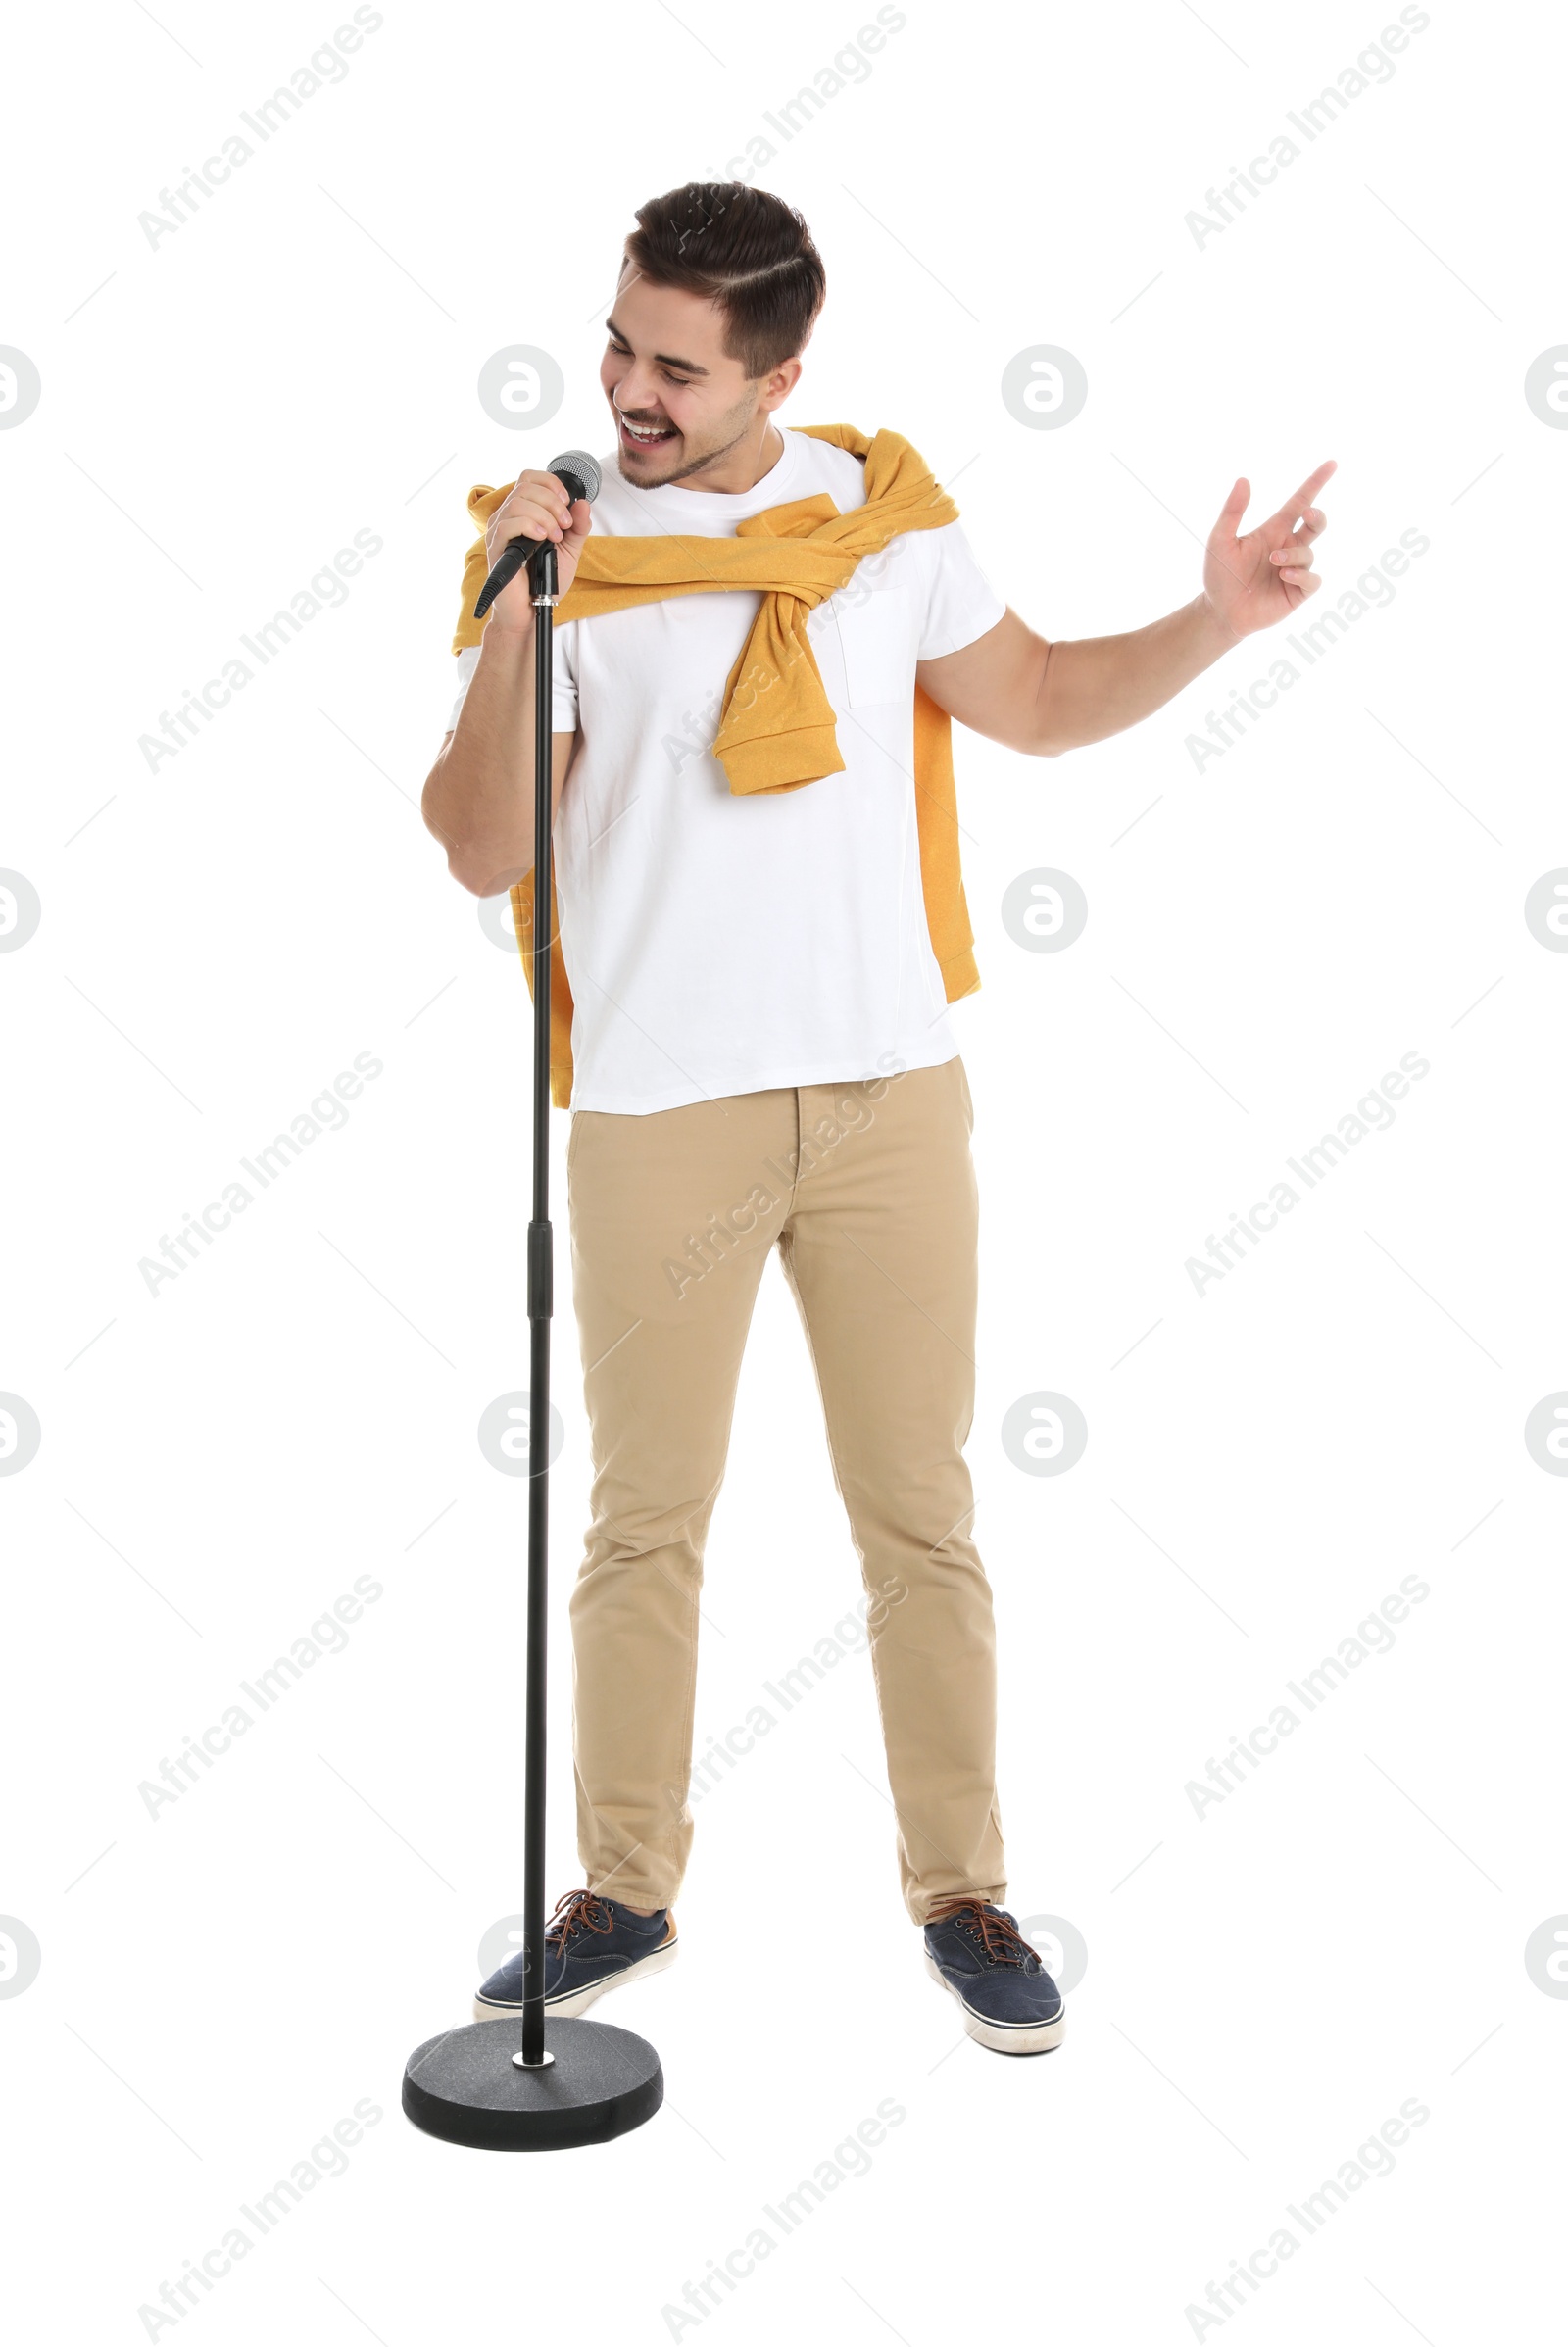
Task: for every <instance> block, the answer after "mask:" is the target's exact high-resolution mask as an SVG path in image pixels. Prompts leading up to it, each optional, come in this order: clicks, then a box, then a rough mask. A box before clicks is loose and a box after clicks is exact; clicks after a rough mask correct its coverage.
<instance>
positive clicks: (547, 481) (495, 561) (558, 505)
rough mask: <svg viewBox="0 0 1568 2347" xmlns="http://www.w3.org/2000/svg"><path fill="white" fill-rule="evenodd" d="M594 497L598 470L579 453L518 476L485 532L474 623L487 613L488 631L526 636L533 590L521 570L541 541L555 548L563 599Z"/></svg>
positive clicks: (573, 450)
mask: <svg viewBox="0 0 1568 2347" xmlns="http://www.w3.org/2000/svg"><path fill="white" fill-rule="evenodd" d="M598 494H599V466H598V465H597V464H596V463H595V462H594V459H593V458H592V457H590V456H587V455H585V454H584V452H583V451H582V450H581V449H579V448H570V449H567V450H566V452H565V454H564V456H560V457H556V458H554V459H553V460H552V462H551V464H550V465H549V466H548V467H547V469H546V470H545V471H543V472H524V473H519V474H518V476H517V480H516V484H515V487H514V489H513V492H512V494H511V496H510V497H509V498H508V499H507V502H506V504H505V505H504V506H502V507H500V508H499V509H498V511H497V513H495V515H494V517H493V519H492V521H491V523H490V527H489V529H488V530H487V531H486V533H485V558H486V560H487V562H489V565H490V575H489V577H488V578H487V579H486V580H485V583H484V588H483V591H482V593H481V594H480V597H479V600H478V602H477V603H476V604H475V605H474V607H473V609H474V617H475V618H476V619H478V618H482V617H483V616H484V614H485V612H486V611H489V612H490V624H491V626H492V627H499V628H500V629H501V630H502V632H503V633H504V634H507V635H525V634H526V633H527V632H528V629H529V628H530V627H531V626H532V624H533V611H532V605H531V602H530V598H531V596H532V594H533V587H532V583H531V580H530V576H529V572H528V570H527V568H526V567H525V565H526V564H527V562H528V560H529V557H530V556H531V555H532V554H533V553H534V552H535V550H536V548H537V547H538V546H540V545H541V544H542V543H543V542H544V541H546V540H550V541H553V542H554V545H555V548H556V573H557V593H558V594H560V595H564V594H565V592H566V589H567V588H568V587H569V586H570V585H571V582H572V580H573V578H575V576H576V574H577V559H578V557H579V555H580V554H581V553H582V549H583V544H584V541H585V540H586V538H587V536H588V532H589V530H590V529H591V528H592V526H593V519H592V515H591V513H590V512H589V507H590V504H591V501H592V500H593V499H594V498H596V497H597V496H598ZM492 606H494V609H493V610H492V609H491V607H492Z"/></svg>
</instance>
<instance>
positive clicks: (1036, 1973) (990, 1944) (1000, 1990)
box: [925, 1893, 1067, 2054]
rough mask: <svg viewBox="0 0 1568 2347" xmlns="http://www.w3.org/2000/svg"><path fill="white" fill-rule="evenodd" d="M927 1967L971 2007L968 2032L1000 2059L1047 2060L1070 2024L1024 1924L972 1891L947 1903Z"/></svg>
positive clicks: (928, 1934)
mask: <svg viewBox="0 0 1568 2347" xmlns="http://www.w3.org/2000/svg"><path fill="white" fill-rule="evenodd" d="M925 1968H926V1971H927V1972H928V1973H929V1974H930V1975H931V1978H932V1980H940V1981H941V1983H942V1985H943V1987H944V1988H947V1989H950V1990H951V1991H952V1993H953V1994H954V1995H955V1996H956V1998H957V2000H958V2002H959V2004H960V2005H961V2006H962V2007H963V2026H964V2028H965V2029H967V2030H968V2032H969V2035H970V2036H971V2037H973V2038H974V2039H975V2041H976V2042H977V2043H978V2044H980V2045H989V2046H990V2047H991V2048H992V2050H993V2051H994V2052H995V2053H999V2054H1044V2053H1049V2052H1050V2051H1051V2048H1052V2047H1053V2046H1054V2045H1059V2044H1060V2043H1061V2034H1062V2031H1063V2029H1065V2028H1066V2026H1067V2022H1066V2015H1065V2013H1064V2012H1063V2011H1062V2004H1061V1993H1060V1991H1059V1989H1058V1988H1057V1986H1056V1983H1055V1981H1054V1980H1053V1979H1052V1977H1051V1975H1050V1973H1048V1972H1047V1970H1046V1968H1045V1966H1044V1965H1043V1964H1042V1963H1041V1961H1040V1958H1039V1957H1038V1956H1037V1955H1036V1954H1035V1951H1034V1949H1033V1948H1032V1947H1031V1946H1030V1945H1029V1942H1028V1940H1027V1939H1025V1937H1024V1936H1023V1933H1022V1932H1021V1931H1019V1929H1018V1925H1017V1921H1016V1919H1015V1918H1014V1917H1013V1916H1010V1915H1008V1914H1007V1913H1006V1912H1005V1909H1004V1908H1001V1907H993V1906H992V1904H991V1902H990V1900H989V1899H978V1898H976V1897H974V1896H973V1894H972V1893H968V1894H964V1895H962V1896H955V1897H953V1898H947V1899H939V1900H938V1902H937V1904H936V1906H935V1907H934V1908H933V1909H932V1911H931V1915H930V1919H929V1921H928V1922H927V1924H926V1927H925Z"/></svg>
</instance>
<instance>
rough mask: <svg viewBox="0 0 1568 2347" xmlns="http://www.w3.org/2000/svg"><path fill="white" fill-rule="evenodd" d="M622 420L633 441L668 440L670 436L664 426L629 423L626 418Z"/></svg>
mask: <svg viewBox="0 0 1568 2347" xmlns="http://www.w3.org/2000/svg"><path fill="white" fill-rule="evenodd" d="M620 420H621V423H622V425H623V426H624V428H625V430H626V431H627V432H629V433H630V435H631V437H632V439H633V440H667V439H668V438H669V436H670V435H669V429H668V427H667V426H666V425H663V424H658V425H656V424H645V423H627V422H626V418H625V416H622V417H621V419H620Z"/></svg>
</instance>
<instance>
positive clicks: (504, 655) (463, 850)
mask: <svg viewBox="0 0 1568 2347" xmlns="http://www.w3.org/2000/svg"><path fill="white" fill-rule="evenodd" d="M533 682H534V637H533V629H532V627H531V626H529V627H528V628H527V629H526V630H525V631H523V632H521V633H516V632H512V631H508V632H506V633H503V632H502V630H501V629H499V628H497V627H494V626H492V627H488V628H486V630H485V632H484V636H483V638H482V639H481V642H480V649H479V660H478V664H477V666H476V667H475V669H474V672H473V676H472V678H471V680H470V682H469V685H468V690H467V692H466V694H465V696H464V700H463V707H462V708H461V709H459V711H458V722H457V726H456V728H455V730H454V732H453V734H452V738H451V740H450V741H449V742H448V743H447V745H446V747H445V749H444V750H443V751H442V753H441V755H440V757H439V758H437V759H436V762H435V764H434V766H433V767H432V768H431V770H430V774H429V778H428V780H427V781H426V783H425V786H424V797H423V801H422V807H421V811H422V813H423V816H424V820H425V823H426V825H427V826H428V828H429V829H430V830H431V831H432V832H433V833H434V834H435V837H436V838H437V839H438V840H439V841H440V842H441V845H442V846H443V848H445V850H446V852H447V865H448V868H449V870H450V871H451V872H452V874H453V876H454V878H456V879H458V880H461V881H462V883H463V885H464V887H465V888H467V889H470V890H471V891H472V892H473V894H474V895H475V896H479V897H488V896H496V895H499V893H500V891H501V890H502V888H504V887H510V886H511V884H512V883H513V881H515V880H520V879H521V878H522V876H523V874H524V873H525V872H529V871H531V870H532V869H533V826H534V787H533V785H534V695H533Z"/></svg>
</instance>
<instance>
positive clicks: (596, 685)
mask: <svg viewBox="0 0 1568 2347" xmlns="http://www.w3.org/2000/svg"><path fill="white" fill-rule="evenodd" d="M782 437H783V441H784V452H783V454H782V456H781V457H780V458H779V460H778V462H777V463H776V464H775V465H774V466H773V469H772V470H771V471H770V472H768V473H766V474H764V476H763V477H762V479H761V480H760V481H758V482H757V483H756V484H755V486H754V487H752V488H750V489H747V490H743V491H741V492H740V493H739V494H733V493H731V494H726V493H723V492H717V491H711V490H692V489H685V488H682V487H679V486H677V485H674V484H671V485H670V486H669V487H667V488H662V489H635V488H631V487H629V486H628V485H627V483H626V482H625V481H623V480H622V479H621V477H620V473H619V470H618V468H617V465H616V462H615V458H614V456H613V454H611V455H609V456H607V457H605V458H604V459H603V461H602V463H603V473H604V485H603V488H602V490H601V493H600V495H599V497H598V499H597V501H596V502H595V505H594V509H593V516H594V519H593V526H594V530H595V532H596V533H597V532H601V531H604V532H609V533H612V534H619V535H627V536H631V535H641V536H645V537H655V536H660V535H662V534H664V533H671V534H674V535H677V536H682V537H697V536H705V537H715V538H731V537H733V536H734V535H735V525H736V523H737V522H739V521H742V520H745V519H747V518H749V517H750V516H751V515H752V514H754V513H763V512H765V511H766V509H767V508H768V507H770V506H776V505H783V504H785V503H786V502H788V501H790V500H793V499H795V498H800V497H809V496H811V495H813V494H814V493H816V492H817V491H820V490H824V489H825V490H826V491H827V492H828V494H829V495H830V496H831V498H832V499H833V502H834V504H835V506H836V507H837V508H838V510H839V512H840V513H848V512H849V511H850V509H851V508H852V507H855V506H860V505H863V504H864V503H865V485H864V467H863V465H862V464H861V462H860V460H859V459H858V458H857V457H852V456H851V455H850V454H849V453H848V452H847V451H846V450H844V449H840V448H835V447H833V446H832V445H831V444H830V443H829V442H827V441H824V440H813V439H811V438H809V436H808V435H807V434H804V433H801V432H795V431H791V430H788V429H785V430H784V431H783V433H782ZM760 605H761V596H760V594H759V593H757V592H755V591H753V590H751V589H745V590H725V591H723V592H716V593H713V594H703V595H686V596H677V597H671V598H667V599H665V600H664V601H662V602H656V603H645V604H639V605H636V606H634V607H633V608H632V609H630V610H628V611H611V612H606V613H601V614H599V615H596V616H595V617H594V618H592V619H581V620H573V621H568V622H567V623H566V624H565V625H564V626H563V627H560V628H558V629H557V631H556V640H555V711H554V719H553V723H554V728H555V731H556V732H557V733H569V732H572V731H575V730H577V729H578V728H579V727H580V729H581V732H582V740H581V741H580V742H579V743H578V744H577V747H576V751H575V754H574V757H573V759H572V764H571V770H570V772H569V774H568V776H567V778H566V783H565V787H564V790H563V792H562V798H561V805H560V807H559V808H558V809H557V813H556V822H555V831H554V837H553V849H554V856H555V864H556V896H557V902H558V905H559V906H560V913H561V949H562V954H563V957H564V962H565V966H566V975H567V978H568V980H569V982H570V986H571V995H572V1022H571V1045H572V1059H573V1082H572V1096H571V1104H572V1106H573V1108H597V1109H608V1110H612V1111H614V1112H617V1113H621V1114H630V1115H634V1116H636V1115H646V1114H649V1113H650V1112H652V1111H653V1110H655V1109H660V1108H674V1107H679V1106H682V1105H683V1104H685V1103H686V1102H688V1101H691V1100H708V1099H716V1098H720V1097H722V1096H723V1095H726V1094H729V1093H738V1092H758V1091H761V1090H763V1089H765V1088H767V1087H769V1086H773V1085H797V1084H833V1083H840V1082H852V1081H855V1080H858V1079H864V1078H872V1077H875V1076H879V1075H887V1074H888V1073H889V1072H890V1071H892V1070H894V1069H896V1068H898V1067H901V1066H902V1067H935V1066H937V1065H939V1064H940V1063H941V1062H942V1061H944V1060H947V1059H952V1058H954V1057H955V1056H956V1052H957V1050H958V1045H957V1041H956V1037H955V1036H954V1034H953V1031H952V1029H951V1027H950V1026H949V1024H948V1019H947V1003H946V998H945V995H944V990H943V984H942V974H941V971H940V970H939V968H938V966H937V960H936V955H935V954H934V953H933V952H932V950H931V937H930V931H929V929H928V927H927V923H926V915H925V900H924V896H923V894H922V890H921V883H920V858H919V839H918V835H917V832H916V828H915V799H914V779H913V765H914V744H913V735H914V669H915V662H916V661H917V660H934V659H936V658H937V657H938V656H940V655H941V654H943V653H948V652H958V651H961V650H962V648H963V647H964V645H966V644H972V643H973V642H974V641H975V639H976V638H977V637H979V636H983V635H984V634H986V632H987V631H988V630H989V629H990V628H993V627H995V625H996V624H997V622H998V620H999V619H1001V618H1002V617H1003V615H1004V612H1005V608H1006V607H1005V604H1004V603H1003V601H1002V599H1001V598H1000V597H999V596H998V595H997V594H996V592H995V591H994V589H993V588H992V587H991V586H990V585H989V584H988V582H987V581H986V579H985V578H984V577H983V576H982V575H981V572H980V570H979V568H978V567H977V565H976V563H975V561H974V557H973V555H972V554H971V553H970V551H969V546H968V542H967V541H966V539H965V538H964V535H963V532H962V530H961V529H960V527H959V525H958V524H957V523H956V521H955V522H949V523H948V524H947V525H946V526H945V527H944V528H941V529H933V530H909V531H905V532H904V533H902V534H901V535H900V536H898V537H896V538H894V539H892V540H891V541H890V542H889V544H888V546H887V547H886V548H885V549H884V551H883V552H882V553H881V554H880V555H870V556H866V557H864V558H863V559H862V560H861V562H859V563H858V565H857V567H856V570H855V573H854V575H853V576H852V578H851V579H850V580H849V581H848V582H847V584H846V585H845V586H843V587H841V588H840V589H839V591H838V593H837V594H835V595H833V596H831V597H829V598H828V600H827V601H826V602H824V603H822V604H820V605H819V606H818V607H817V609H816V610H815V611H812V612H811V613H810V616H809V621H808V627H809V634H810V639H811V649H812V651H813V653H814V654H815V656H816V663H817V666H818V668H819V670H820V671H821V677H822V683H823V686H824V689H825V690H826V693H827V697H828V700H829V701H830V702H831V704H832V707H833V710H834V714H835V718H836V721H837V730H838V743H839V754H840V756H841V757H842V758H843V759H844V771H843V772H842V773H841V774H828V775H824V776H822V777H821V778H820V779H819V780H818V781H815V782H812V783H809V784H807V785H806V786H805V787H804V788H802V789H800V790H794V791H778V792H761V793H758V794H755V795H752V796H748V797H743V798H737V797H736V796H735V795H734V794H733V793H732V792H731V790H730V787H729V780H728V777H727V776H726V774H725V772H724V770H723V768H722V767H721V766H720V765H719V763H718V761H717V759H716V758H714V757H713V756H712V753H711V744H712V741H713V738H714V735H715V734H716V732H717V730H718V720H719V711H720V706H721V702H722V698H723V691H724V684H725V680H726V678H727V677H728V675H729V672H730V669H731V668H732V667H733V665H734V663H735V661H736V660H737V659H738V658H739V656H740V654H741V652H742V651H743V650H744V648H745V644H746V639H747V637H748V635H749V634H750V632H751V628H752V623H753V621H754V619H755V618H756V616H757V613H758V611H759V610H760ZM478 659H479V650H478V647H477V646H474V647H472V648H471V649H469V650H467V651H465V652H462V653H460V654H459V655H458V673H459V680H460V684H461V686H462V691H461V692H460V694H459V697H458V702H457V704H456V706H455V708H454V709H453V712H452V719H451V722H452V724H454V725H456V723H457V712H458V709H461V708H462V706H463V693H465V692H466V690H467V685H468V680H469V678H470V677H471V676H472V674H473V671H474V668H475V666H476V665H477V663H478Z"/></svg>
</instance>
